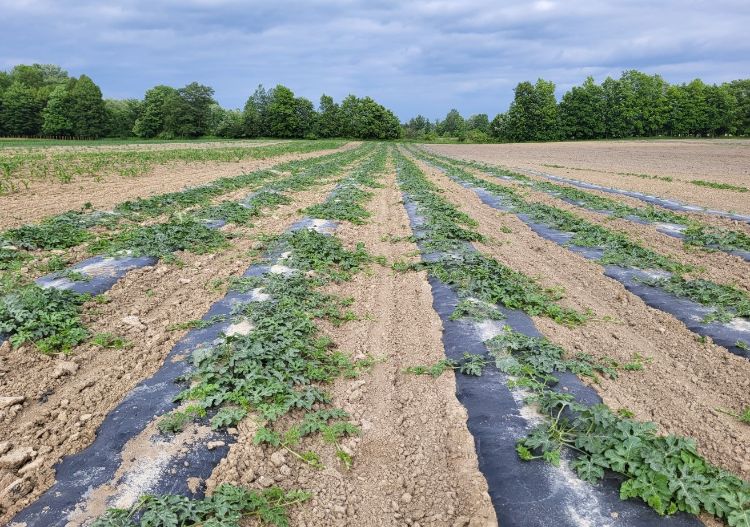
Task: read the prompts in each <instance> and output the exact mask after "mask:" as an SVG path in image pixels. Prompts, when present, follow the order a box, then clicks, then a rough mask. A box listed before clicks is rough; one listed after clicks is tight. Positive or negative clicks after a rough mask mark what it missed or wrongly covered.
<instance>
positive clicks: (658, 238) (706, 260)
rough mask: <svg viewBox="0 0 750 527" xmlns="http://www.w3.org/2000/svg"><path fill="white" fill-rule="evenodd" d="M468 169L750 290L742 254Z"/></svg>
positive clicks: (712, 277) (704, 273)
mask: <svg viewBox="0 0 750 527" xmlns="http://www.w3.org/2000/svg"><path fill="white" fill-rule="evenodd" d="M469 171H470V172H471V173H472V174H474V175H475V176H477V177H479V178H482V179H484V180H487V181H490V182H492V183H495V184H498V185H504V186H507V187H511V188H515V189H516V190H519V191H521V192H523V193H524V196H525V197H526V198H527V199H528V201H529V202H532V203H544V204H546V205H551V206H554V207H557V208H559V209H563V210H567V211H568V212H571V213H573V214H575V215H576V216H578V217H581V218H583V219H585V220H587V221H590V222H591V223H595V224H598V225H602V226H604V227H606V228H608V229H611V230H614V231H620V232H624V233H625V234H627V235H628V236H629V237H630V238H631V239H632V240H634V241H637V242H638V243H640V244H641V245H643V246H644V247H647V248H649V249H651V250H653V251H655V252H657V253H659V254H663V255H666V256H670V257H672V258H674V259H675V260H677V261H678V262H681V263H684V264H690V265H693V266H695V267H696V269H699V271H697V272H696V273H695V276H696V277H700V278H705V279H709V280H713V281H715V282H717V283H721V284H729V285H734V286H737V287H740V288H742V289H745V290H750V281H749V280H748V272H749V271H750V266H749V265H748V263H747V262H746V261H745V260H743V259H742V258H740V257H739V256H733V255H731V254H728V253H725V252H721V251H714V252H708V251H703V250H700V249H698V248H695V247H686V246H685V244H684V243H683V241H682V240H680V239H678V238H675V237H673V236H669V235H667V234H663V233H661V232H659V231H657V230H656V225H653V224H652V225H644V224H640V223H636V222H632V221H628V220H626V219H621V218H609V217H607V216H604V215H602V214H598V213H596V212H592V211H589V210H586V209H584V208H582V207H576V206H575V205H571V204H569V203H566V202H565V201H563V200H561V199H559V198H556V197H554V196H550V195H549V194H546V193H544V192H540V191H536V190H530V189H529V188H528V187H526V186H523V185H519V184H516V183H511V182H508V181H505V180H503V179H500V178H496V177H492V176H488V175H486V174H483V173H482V172H481V171H479V170H472V169H469Z"/></svg>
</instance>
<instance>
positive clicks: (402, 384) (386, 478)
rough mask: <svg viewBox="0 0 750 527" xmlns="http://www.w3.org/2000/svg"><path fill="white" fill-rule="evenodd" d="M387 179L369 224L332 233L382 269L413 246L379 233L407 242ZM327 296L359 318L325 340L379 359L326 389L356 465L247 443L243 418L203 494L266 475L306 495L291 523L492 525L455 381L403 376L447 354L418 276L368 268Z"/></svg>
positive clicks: (329, 330)
mask: <svg viewBox="0 0 750 527" xmlns="http://www.w3.org/2000/svg"><path fill="white" fill-rule="evenodd" d="M384 183H385V184H386V187H385V188H383V189H379V190H376V191H375V196H374V198H373V200H372V202H371V203H370V204H369V205H368V206H367V208H368V209H369V210H370V211H371V212H372V213H373V216H372V218H371V221H370V222H369V223H368V224H366V225H363V226H353V225H348V224H344V225H341V226H340V227H339V229H338V230H337V234H336V236H337V237H339V238H340V239H342V241H344V243H345V244H346V245H348V246H350V247H353V246H354V244H355V243H356V242H357V241H362V242H364V243H365V245H366V248H367V250H368V251H370V252H371V253H373V254H375V255H382V256H385V257H387V258H388V259H389V261H390V260H393V259H397V258H403V259H410V257H409V256H408V255H412V254H413V253H414V251H415V250H416V246H415V245H414V244H412V243H409V242H400V243H395V244H394V243H391V242H388V241H384V240H385V239H386V236H388V235H392V236H408V235H410V234H411V231H410V229H409V223H408V218H407V217H406V214H405V212H404V209H403V205H402V204H401V195H400V193H399V192H398V190H397V188H396V183H395V178H394V174H393V173H389V174H388V175H387V177H385V179H384ZM332 291H333V292H335V293H336V294H339V295H342V296H344V297H349V296H350V297H353V298H354V304H353V308H354V310H355V311H356V312H357V314H358V315H359V316H360V318H361V319H360V320H357V321H353V322H349V323H347V324H345V325H343V326H341V327H339V328H334V327H330V326H327V327H325V332H326V334H328V335H330V336H331V337H332V338H333V339H334V341H335V342H336V343H337V344H338V346H339V347H340V349H342V350H344V351H348V352H351V353H353V354H354V355H355V357H360V358H362V357H364V356H366V355H367V354H370V355H372V356H373V357H377V358H379V359H381V360H380V361H379V362H378V363H377V364H376V365H375V366H374V367H373V369H372V371H371V372H370V373H364V374H362V376H360V377H359V378H358V379H357V380H341V381H338V382H336V383H335V386H334V387H333V394H334V401H333V404H334V405H335V406H340V407H342V408H344V409H345V410H347V411H349V412H350V414H351V415H352V416H353V417H354V419H355V421H356V422H358V423H359V425H360V426H361V428H362V431H363V433H362V435H361V437H359V438H354V439H353V440H348V441H347V442H346V443H345V446H347V448H350V449H351V450H352V451H353V452H354V456H355V457H354V465H353V468H352V469H351V470H350V471H348V472H346V471H343V470H340V469H338V468H336V467H337V466H338V464H337V461H336V460H335V459H334V458H333V456H332V455H331V447H330V446H328V447H326V446H318V445H314V446H313V448H314V449H315V450H317V451H319V452H320V453H321V454H323V456H322V457H323V461H324V463H325V464H326V466H327V468H326V469H324V470H315V469H312V468H309V467H307V466H306V465H302V464H301V463H299V462H295V461H294V460H292V459H289V457H290V456H288V455H287V456H283V455H281V457H279V454H278V453H275V452H274V449H269V448H260V447H258V446H254V445H252V442H251V438H252V434H253V433H254V426H252V425H251V424H250V423H249V422H248V421H249V420H246V421H245V422H244V423H243V424H242V425H241V426H240V435H239V438H238V441H237V443H236V444H235V445H233V446H232V447H231V450H230V453H229V455H228V457H227V458H225V461H224V462H223V463H222V464H221V465H220V466H219V467H217V469H216V470H215V471H214V474H213V476H212V478H211V479H210V480H209V482H208V486H209V488H212V487H214V486H215V485H217V484H219V483H222V482H234V483H238V482H239V483H242V484H243V485H246V486H250V487H258V486H260V485H261V482H262V481H263V479H267V478H272V479H275V480H276V481H277V482H279V483H280V484H281V485H283V486H284V487H290V488H303V489H307V490H309V491H311V492H312V493H313V495H314V497H313V499H312V500H311V503H309V504H306V505H303V506H300V507H298V508H296V509H293V510H292V513H291V524H292V525H300V526H308V527H312V526H319V525H341V526H345V525H346V526H349V525H351V526H383V525H393V526H396V525H399V526H400V525H412V526H415V525H425V526H426V525H430V526H433V525H434V526H466V525H471V526H472V527H479V526H485V525H486V526H489V525H496V524H497V522H496V519H495V516H494V511H493V509H492V505H491V503H490V499H489V496H488V494H487V485H486V482H485V480H484V477H483V476H482V475H481V473H480V472H479V470H478V468H477V459H476V454H475V450H474V442H473V439H472V436H471V434H470V433H469V432H468V430H467V428H466V413H465V411H464V409H463V407H462V406H461V405H460V403H459V402H458V401H457V399H456V397H455V389H456V387H455V381H454V378H453V376H452V375H443V376H441V377H440V378H438V379H435V380H433V379H432V378H430V377H429V376H428V377H415V376H411V375H407V374H404V373H403V372H402V370H403V369H404V368H405V367H407V366H413V365H416V364H431V363H433V362H436V361H438V360H440V359H443V358H445V356H444V352H443V347H442V343H441V331H442V324H441V322H440V319H439V318H438V316H437V314H436V313H435V312H434V311H433V309H432V294H431V289H430V286H429V284H428V283H427V280H426V275H425V273H406V274H402V273H394V272H393V271H392V270H390V269H387V268H380V267H375V268H374V269H373V272H372V273H367V272H365V273H360V274H359V275H357V276H356V277H355V278H354V279H353V280H352V281H351V282H348V283H346V284H343V285H341V286H337V287H335V288H332ZM274 454H275V455H274ZM271 455H274V459H273V461H275V462H276V465H274V463H273V461H272V460H271ZM279 464H281V467H279V466H278V465H279ZM285 474H286V475H285Z"/></svg>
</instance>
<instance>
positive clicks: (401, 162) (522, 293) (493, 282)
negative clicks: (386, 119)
mask: <svg viewBox="0 0 750 527" xmlns="http://www.w3.org/2000/svg"><path fill="white" fill-rule="evenodd" d="M397 165H398V170H399V173H398V181H399V184H400V186H401V189H402V190H403V192H404V193H406V194H407V195H408V196H409V198H410V199H411V200H413V201H414V202H416V203H417V204H418V205H419V213H420V214H422V215H423V217H424V219H425V222H424V227H425V238H424V239H423V240H422V244H423V247H424V248H425V249H426V250H428V251H435V252H441V253H446V254H444V255H442V256H440V257H439V259H437V260H436V261H424V262H421V263H419V264H415V265H413V266H412V267H414V268H424V269H427V271H428V272H430V273H431V274H433V275H434V276H435V277H437V278H438V279H439V280H441V281H442V282H444V283H446V284H448V285H450V286H452V287H455V288H456V289H457V290H458V291H459V294H460V295H461V297H462V298H476V299H479V300H482V301H484V302H488V303H490V304H498V303H499V304H502V305H504V306H506V307H509V308H512V309H520V310H522V311H524V312H525V313H527V314H529V315H540V316H546V317H549V318H551V319H552V320H554V321H556V322H559V323H561V324H568V325H578V324H583V323H584V322H585V321H586V320H587V318H588V314H585V313H580V312H578V311H576V310H574V309H570V308H565V307H562V306H560V305H559V304H557V303H556V302H557V301H558V300H560V299H561V298H562V293H561V292H560V291H559V290H553V289H545V288H543V287H541V286H540V285H539V284H537V283H536V282H535V281H534V280H533V279H531V278H530V277H528V276H526V275H524V274H522V273H519V272H518V271H514V270H513V269H511V268H510V267H507V266H505V265H503V264H501V263H500V262H498V261H497V260H495V259H494V258H490V257H488V256H485V255H483V254H480V253H478V252H476V251H473V250H470V249H469V248H467V247H466V244H467V242H472V241H481V240H482V239H483V238H482V235H481V234H479V233H478V232H477V231H476V230H474V229H473V227H474V226H475V225H476V222H475V221H474V220H473V219H472V218H470V217H469V216H467V215H466V214H464V213H462V212H460V211H459V210H458V209H456V208H455V207H454V206H453V205H451V204H450V203H448V202H447V201H446V200H445V199H443V197H442V196H440V190H439V189H438V188H437V187H436V186H435V185H433V184H432V183H431V182H429V181H428V180H427V178H426V177H425V175H424V174H423V173H422V172H421V171H420V170H419V168H418V167H417V166H416V165H415V164H414V163H413V162H412V161H411V160H409V159H407V158H405V157H404V156H403V155H401V154H399V155H398V157H397Z"/></svg>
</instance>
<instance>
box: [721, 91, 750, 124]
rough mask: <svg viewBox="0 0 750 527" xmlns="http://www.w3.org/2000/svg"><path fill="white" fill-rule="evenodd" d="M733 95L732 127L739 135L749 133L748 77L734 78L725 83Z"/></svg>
mask: <svg viewBox="0 0 750 527" xmlns="http://www.w3.org/2000/svg"><path fill="white" fill-rule="evenodd" d="M725 86H726V87H727V89H728V90H729V91H730V92H731V94H732V95H733V96H734V100H735V108H734V112H733V120H734V125H733V127H734V129H735V131H736V133H737V134H739V135H750V79H744V80H735V81H732V82H730V83H729V84H725Z"/></svg>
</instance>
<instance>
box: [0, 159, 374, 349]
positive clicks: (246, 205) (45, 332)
mask: <svg viewBox="0 0 750 527" xmlns="http://www.w3.org/2000/svg"><path fill="white" fill-rule="evenodd" d="M371 151H372V148H370V147H365V148H360V149H357V150H352V151H347V152H342V153H337V154H332V155H329V156H325V157H323V158H320V159H310V160H305V161H298V162H292V163H286V164H284V165H282V166H281V167H282V168H283V169H285V170H289V171H291V172H292V174H291V175H290V176H288V177H285V178H282V179H279V180H275V181H271V182H269V183H267V184H265V185H263V186H261V187H260V189H259V190H257V191H256V192H255V193H253V194H252V195H251V196H250V197H249V198H248V199H247V200H245V202H243V203H241V204H238V203H233V202H223V203H222V204H219V205H213V204H210V203H209V198H210V197H212V196H213V195H215V194H216V191H209V192H203V191H202V192H201V193H200V195H201V198H200V199H195V194H196V193H195V189H188V190H186V191H184V195H186V196H188V198H187V199H181V198H180V197H179V196H180V193H170V194H168V195H163V196H157V197H153V198H147V199H144V200H142V201H143V202H144V203H146V204H148V205H147V206H143V207H138V214H143V213H144V211H145V213H147V214H148V213H149V212H150V211H156V210H158V206H156V205H153V204H154V203H160V202H162V201H163V200H167V199H168V201H169V202H170V203H171V204H172V207H171V209H170V207H169V206H167V207H162V208H161V210H162V211H171V212H173V214H171V215H170V216H169V217H168V219H167V220H166V221H165V222H161V223H151V224H147V225H138V224H128V225H126V226H125V227H124V228H123V229H121V230H116V231H113V232H107V233H104V234H100V235H99V236H98V238H96V239H94V240H92V241H91V242H90V243H89V251H90V252H91V253H92V254H106V255H111V256H115V257H116V256H122V255H128V256H152V257H157V258H164V257H169V256H170V255H171V254H172V253H174V252H176V251H189V252H194V253H205V252H211V251H216V250H219V249H222V248H224V247H226V246H227V245H228V239H229V237H228V235H227V234H225V233H224V232H222V231H220V230H217V229H216V228H213V227H212V226H211V225H207V224H206V222H205V219H206V218H208V217H210V218H211V219H212V220H220V221H221V222H238V223H243V224H246V223H247V221H248V220H249V219H250V218H251V217H253V216H257V215H259V214H260V213H261V211H262V210H264V209H269V208H274V207H277V206H279V205H281V204H283V203H288V202H289V201H290V199H289V197H287V196H286V195H285V194H284V192H287V193H289V192H297V191H301V190H304V189H307V188H310V187H312V186H314V185H320V184H323V183H325V182H327V181H329V180H330V178H332V177H334V176H335V175H336V174H338V173H339V172H340V171H341V170H343V168H344V167H345V166H347V165H349V164H351V163H353V162H355V161H356V160H358V159H360V158H361V157H362V156H365V155H369V154H370V153H371ZM268 177H269V176H268V171H261V172H260V173H253V174H249V175H247V176H239V177H238V178H237V179H231V178H225V179H223V180H222V181H221V182H219V183H217V184H216V186H215V187H209V188H210V189H213V188H217V189H220V190H221V191H222V193H223V191H226V189H229V188H236V186H237V185H240V184H241V185H242V186H245V185H246V184H247V182H258V181H262V180H263V179H266V178H268ZM240 182H241V183H240ZM201 188H203V187H201ZM164 196H167V198H165V197H164ZM197 204H202V205H201V206H198V207H196V208H192V209H190V210H189V211H188V212H184V211H183V212H181V213H179V214H178V213H174V212H175V211H177V210H179V209H182V208H184V207H186V206H193V207H195V205H197ZM82 216H83V217H84V218H87V216H85V215H82ZM92 217H93V218H98V217H100V216H97V215H96V214H91V215H90V216H88V218H92ZM83 221H86V220H85V219H84V220H83ZM60 225H62V227H61V230H57V229H58V226H60ZM36 227H37V226H30V227H29V229H34V228H36ZM41 228H42V229H45V233H46V234H47V235H48V236H45V237H44V239H47V238H52V239H55V240H63V242H62V245H65V246H70V245H72V244H74V242H73V241H71V240H76V242H75V243H80V242H81V241H82V240H85V239H88V237H89V235H88V233H87V232H86V231H85V230H84V229H83V228H82V227H81V224H80V223H79V224H77V225H75V226H74V228H75V229H77V230H76V231H75V232H76V233H77V234H78V236H70V234H69V230H70V225H69V224H67V223H60V222H53V223H51V224H45V225H43V226H42V227H41ZM13 251H14V252H17V251H15V249H14V250H13ZM67 276H69V277H70V278H71V279H72V280H73V281H77V280H86V279H87V278H88V277H86V276H77V275H73V276H71V275H70V274H68V275H67ZM0 295H1V296H2V300H1V301H0V334H2V335H5V336H6V337H7V338H9V339H10V341H11V343H12V344H13V345H14V346H20V345H21V344H23V343H24V342H33V343H34V344H36V346H37V347H38V348H39V349H40V350H41V351H43V352H67V351H69V350H70V349H71V348H72V346H74V345H77V344H79V343H80V342H83V341H84V340H85V339H87V338H88V331H87V330H86V329H85V327H84V325H83V323H82V321H81V318H80V314H81V311H82V307H83V304H84V303H85V302H86V301H87V300H88V298H89V297H88V296H87V295H80V294H77V293H75V292H72V291H68V290H60V289H56V288H42V287H40V286H39V285H37V284H35V283H33V282H29V281H28V279H26V278H25V277H24V276H22V274H21V273H20V272H18V271H6V272H5V273H3V275H2V276H1V277H0Z"/></svg>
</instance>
